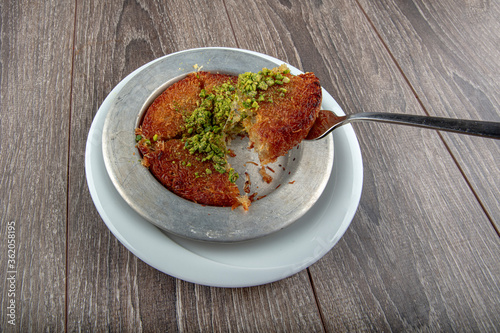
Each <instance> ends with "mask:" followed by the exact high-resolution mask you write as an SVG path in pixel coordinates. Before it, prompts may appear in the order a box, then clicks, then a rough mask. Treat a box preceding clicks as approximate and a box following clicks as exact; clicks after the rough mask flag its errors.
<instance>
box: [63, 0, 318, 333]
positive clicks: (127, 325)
mask: <svg viewBox="0 0 500 333" xmlns="http://www.w3.org/2000/svg"><path fill="white" fill-rule="evenodd" d="M198 8H203V11H199V10H198ZM193 13H196V15H193ZM76 21H77V26H76V41H75V60H74V62H75V66H74V83H73V98H72V100H73V105H72V122H71V160H70V186H69V191H70V204H69V206H70V211H69V230H70V232H69V244H70V246H69V253H68V258H69V259H68V267H69V268H68V330H70V331H75V330H98V331H99V330H103V329H106V330H111V331H146V332H151V331H165V330H166V331H169V332H171V331H188V332H189V331H216V332H227V331H238V330H248V331H255V332H268V331H270V330H274V331H297V332H299V331H301V328H304V329H306V328H312V329H314V330H315V331H318V330H321V329H322V326H321V320H320V317H319V313H318V311H317V307H316V304H315V299H314V295H313V290H312V288H311V286H310V283H309V278H308V274H307V272H306V271H304V272H302V273H301V274H298V275H296V276H294V277H292V278H290V279H287V280H284V281H281V282H277V283H274V284H270V285H266V286H262V287H255V288H244V289H219V288H210V287H204V286H199V285H193V284H191V283H187V282H183V281H180V280H177V279H174V278H172V277H170V276H167V275H165V274H163V273H160V272H158V271H156V270H155V269H153V268H151V267H149V266H148V265H146V264H145V263H143V262H142V261H141V260H139V259H138V258H136V257H135V256H134V255H132V254H131V253H130V252H128V251H127V250H126V249H125V247H123V246H122V245H121V244H120V243H119V242H118V241H117V240H116V238H114V236H113V235H112V234H111V233H110V232H109V231H108V230H107V229H106V226H105V225H104V223H103V222H102V221H101V219H100V217H99V216H98V214H97V212H96V210H95V207H94V205H93V202H92V200H91V198H90V196H89V194H88V189H87V186H86V181H85V178H84V170H83V164H84V150H85V141H86V138H87V133H88V130H89V128H90V125H91V121H92V118H93V115H94V114H95V112H96V111H97V109H98V107H99V105H100V104H101V103H102V101H103V100H104V98H105V97H106V94H107V93H109V91H111V89H112V88H113V86H114V85H116V84H117V83H118V82H119V81H120V80H121V79H122V78H124V77H125V76H126V75H127V74H128V73H130V72H131V71H133V70H134V69H136V68H137V67H139V66H140V65H142V64H144V63H146V62H148V61H151V60H153V59H154V58H157V57H160V56H162V55H163V54H168V53H171V52H174V51H177V50H181V49H185V48H194V47H202V46H230V47H236V46H237V45H236V42H235V39H234V35H233V33H232V31H231V29H230V23H229V21H228V18H227V14H226V12H225V10H224V4H223V3H222V2H210V4H209V5H208V6H207V4H205V3H204V2H203V3H201V2H200V3H196V2H191V3H190V4H186V2H181V1H179V2H170V3H168V4H167V5H166V6H165V7H163V6H158V5H157V4H156V3H155V2H146V1H144V2H134V1H130V2H124V3H114V4H108V3H103V2H85V3H82V4H80V3H79V4H78V7H77V20H76ZM103 22H106V24H103ZM248 38H252V37H251V36H249V37H248Z"/></svg>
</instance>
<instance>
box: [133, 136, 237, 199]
mask: <svg viewBox="0 0 500 333" xmlns="http://www.w3.org/2000/svg"><path fill="white" fill-rule="evenodd" d="M183 147H184V143H183V142H182V141H181V140H177V139H172V140H168V141H159V142H156V143H155V144H154V147H153V149H151V148H148V147H147V146H144V145H141V146H139V150H140V151H141V153H142V154H143V159H144V162H143V163H145V164H147V165H149V170H150V171H151V173H152V174H153V175H154V176H155V177H156V179H158V180H159V181H160V182H161V183H162V184H163V185H164V186H165V187H167V188H168V189H169V190H170V191H172V192H173V193H175V194H177V195H178V196H180V197H182V198H185V199H188V200H191V201H194V202H197V203H200V204H204V205H212V206H225V207H227V206H233V205H237V204H238V196H239V195H240V192H239V189H238V187H237V186H236V185H235V184H233V183H231V182H230V181H229V179H228V177H227V174H220V173H218V172H217V171H215V169H214V168H213V164H212V163H211V162H209V161H207V162H201V161H199V160H197V159H196V156H195V155H191V154H189V152H188V151H187V150H186V149H183ZM188 165H189V166H188ZM207 169H208V170H210V174H209V175H207V172H206V170H207Z"/></svg>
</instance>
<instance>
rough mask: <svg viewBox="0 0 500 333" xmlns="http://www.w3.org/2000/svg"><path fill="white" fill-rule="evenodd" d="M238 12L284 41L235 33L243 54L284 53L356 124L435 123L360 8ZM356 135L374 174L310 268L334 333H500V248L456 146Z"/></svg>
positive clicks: (371, 128) (417, 136) (266, 7)
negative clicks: (364, 117)
mask: <svg viewBox="0 0 500 333" xmlns="http://www.w3.org/2000/svg"><path fill="white" fill-rule="evenodd" d="M239 6H241V3H239V2H237V1H235V2H228V8H229V12H230V13H231V17H232V18H233V21H237V20H240V19H243V18H244V16H250V17H252V18H254V19H255V20H256V22H257V23H258V26H267V27H268V29H267V30H268V31H273V32H276V33H275V34H271V33H268V34H266V33H260V35H259V36H260V39H257V40H252V41H249V42H247V41H245V40H244V39H242V38H239V36H240V34H241V35H245V33H246V32H245V30H244V29H245V25H243V24H241V25H238V26H235V35H236V36H237V38H238V41H239V44H240V46H241V47H246V48H254V49H256V50H258V51H262V52H266V51H267V52H269V50H271V51H272V52H275V53H277V54H279V53H281V52H282V53H283V56H282V57H281V58H282V59H283V60H288V61H289V62H291V63H292V64H293V65H295V66H297V67H299V68H302V69H303V70H307V71H313V72H315V73H317V75H318V76H319V77H320V80H322V85H323V86H324V87H325V88H326V89H327V90H328V91H329V92H330V93H332V95H333V96H334V98H336V99H337V101H339V102H340V104H341V105H342V106H343V107H344V108H345V110H346V112H348V113H353V112H357V111H387V110H388V109H389V111H398V112H404V113H416V114H419V113H420V114H424V113H425V110H424V109H423V108H422V107H421V105H420V104H419V102H418V100H417V99H416V98H415V96H414V91H413V90H412V88H411V87H410V86H409V85H408V83H407V81H406V80H405V78H404V76H402V75H401V73H400V71H399V69H398V67H397V64H395V63H394V61H393V59H392V58H391V57H390V54H389V53H388V52H387V50H386V49H385V47H384V45H383V44H382V43H381V42H380V40H379V37H378V35H377V34H376V33H375V31H374V30H373V28H372V26H371V25H370V23H369V21H368V20H367V19H366V17H365V15H364V14H363V12H362V11H361V10H360V8H359V6H358V5H357V4H356V3H351V2H349V1H336V2H332V1H323V2H301V3H300V4H297V3H294V4H292V3H291V2H285V1H282V2H280V3H259V4H256V5H248V6H247V8H248V9H250V10H252V11H251V12H250V13H249V12H245V13H241V12H238V11H236V10H235V9H236V8H238V7H239ZM258 12H261V13H264V14H262V16H259V14H258ZM377 15H379V13H375V14H374V16H377ZM385 21H388V20H387V19H386V20H385ZM383 22H384V21H383V20H380V24H382V23H383ZM246 29H248V28H246ZM260 30H264V31H266V29H262V28H261V29H260ZM415 38H416V37H415ZM422 38H423V37H422ZM393 42H394V43H396V42H397V40H396V41H393ZM273 48H275V49H273ZM274 50H276V51H274ZM286 55H288V56H286ZM434 89H436V87H434ZM439 93H440V91H439V90H437V92H436V94H439ZM355 129H356V131H357V133H358V136H359V139H360V144H361V148H362V153H363V156H364V168H365V171H364V172H365V185H364V193H363V197H362V201H361V204H360V208H359V211H358V214H357V216H356V218H355V220H354V222H353V224H352V226H351V227H350V229H349V231H348V232H347V234H346V235H345V236H344V238H343V240H342V241H341V242H340V243H339V244H338V246H337V247H336V248H334V250H333V251H331V252H330V253H329V254H328V255H327V256H326V257H325V258H323V259H322V260H320V261H319V262H318V263H317V264H315V265H313V266H312V267H311V268H310V272H311V276H312V279H313V285H314V288H315V292H316V294H317V297H318V302H319V304H320V311H321V313H322V315H323V320H324V323H325V327H326V329H327V331H332V332H336V331H349V330H350V331H361V330H365V331H372V330H375V331H386V330H387V331H388V330H394V331H407V330H424V331H425V330H431V331H432V330H436V329H437V330H443V331H447V330H456V329H459V328H460V329H463V328H465V330H472V331H474V330H478V331H483V330H486V331H487V330H493V329H495V327H498V316H497V313H498V312H499V310H500V308H499V304H500V281H499V278H498V276H499V275H498V273H499V271H500V267H499V264H498V261H497V260H496V258H498V256H499V254H500V242H499V240H498V237H497V236H496V234H495V230H494V229H493V228H492V226H491V224H490V219H489V218H488V216H487V214H486V213H485V212H484V211H483V209H482V206H481V205H480V204H479V203H478V201H477V199H476V197H475V194H474V193H473V191H471V189H470V187H469V184H468V182H467V180H466V179H464V177H463V175H462V170H461V169H460V168H459V167H458V166H457V164H456V163H455V159H454V156H451V155H450V152H449V150H448V147H447V145H445V144H443V141H442V140H441V137H440V136H439V135H437V133H436V132H434V131H429V130H422V129H416V128H407V127H401V126H390V125H380V124H359V125H355ZM493 165H494V164H493ZM490 167H491V164H490Z"/></svg>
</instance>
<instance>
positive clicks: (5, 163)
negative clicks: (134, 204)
mask: <svg viewBox="0 0 500 333" xmlns="http://www.w3.org/2000/svg"><path fill="white" fill-rule="evenodd" d="M0 22H1V26H0V29H1V42H0V43H1V44H0V62H1V64H0V66H1V67H0V68H1V69H0V70H1V72H0V78H1V86H0V89H1V101H0V108H1V114H2V116H1V121H0V123H1V125H0V128H1V130H0V131H1V133H2V137H3V139H2V142H1V143H0V147H1V148H0V155H1V159H0V202H1V203H0V214H1V219H0V220H1V231H0V235H1V240H2V242H1V244H0V252H1V253H2V254H1V255H0V267H2V269H1V271H0V280H1V287H0V290H2V295H1V296H0V297H1V300H2V301H1V302H0V307H1V309H0V327H2V329H1V330H3V329H5V331H16V332H30V331H34V332H39V331H63V330H64V321H65V317H64V310H65V250H66V197H67V190H66V189H67V159H68V138H67V136H68V131H69V118H68V117H69V112H68V109H69V105H70V87H71V54H72V37H73V35H72V33H73V23H74V7H73V4H72V2H71V1H66V2H65V3H64V4H62V3H61V4H57V5H56V4H55V3H50V2H30V1H15V2H14V1H11V2H5V3H3V4H2V6H1V19H0ZM56 36H57V38H56ZM9 224H13V226H14V227H15V233H14V234H13V235H15V237H13V238H11V237H9V236H8V233H7V231H8V229H7V228H8V225H9ZM8 239H14V242H13V243H12V244H14V245H15V248H14V250H15V253H10V254H13V255H14V256H13V259H14V260H15V262H10V264H12V265H13V266H12V267H9V266H8V262H7V259H8V252H7V250H8ZM8 271H15V273H8ZM14 275H15V279H13V280H9V282H8V280H7V278H8V277H9V278H10V277H11V276H14ZM11 282H12V283H11ZM11 301H15V309H14V310H13V311H12V310H11V309H8V306H9V305H11V303H10V302H11ZM8 315H11V316H10V317H9V316H8ZM12 315H13V316H15V318H13V317H12ZM11 319H13V321H12V322H9V321H10V320H11ZM12 324H15V326H14V325H12Z"/></svg>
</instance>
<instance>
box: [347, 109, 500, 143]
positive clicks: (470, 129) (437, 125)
mask: <svg viewBox="0 0 500 333" xmlns="http://www.w3.org/2000/svg"><path fill="white" fill-rule="evenodd" d="M361 120H370V121H377V122H385V123H393V124H400V125H410V126H418V127H425V128H432V129H437V130H442V131H448V132H456V133H462V134H469V135H476V136H483V137H488V138H493V139H500V123H499V122H491V121H479V120H466V119H453V118H441V117H428V116H419V115H410V114H403V113H389V112H361V113H354V114H351V115H348V116H347V117H346V119H345V121H344V122H343V124H346V123H350V122H353V121H361Z"/></svg>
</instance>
